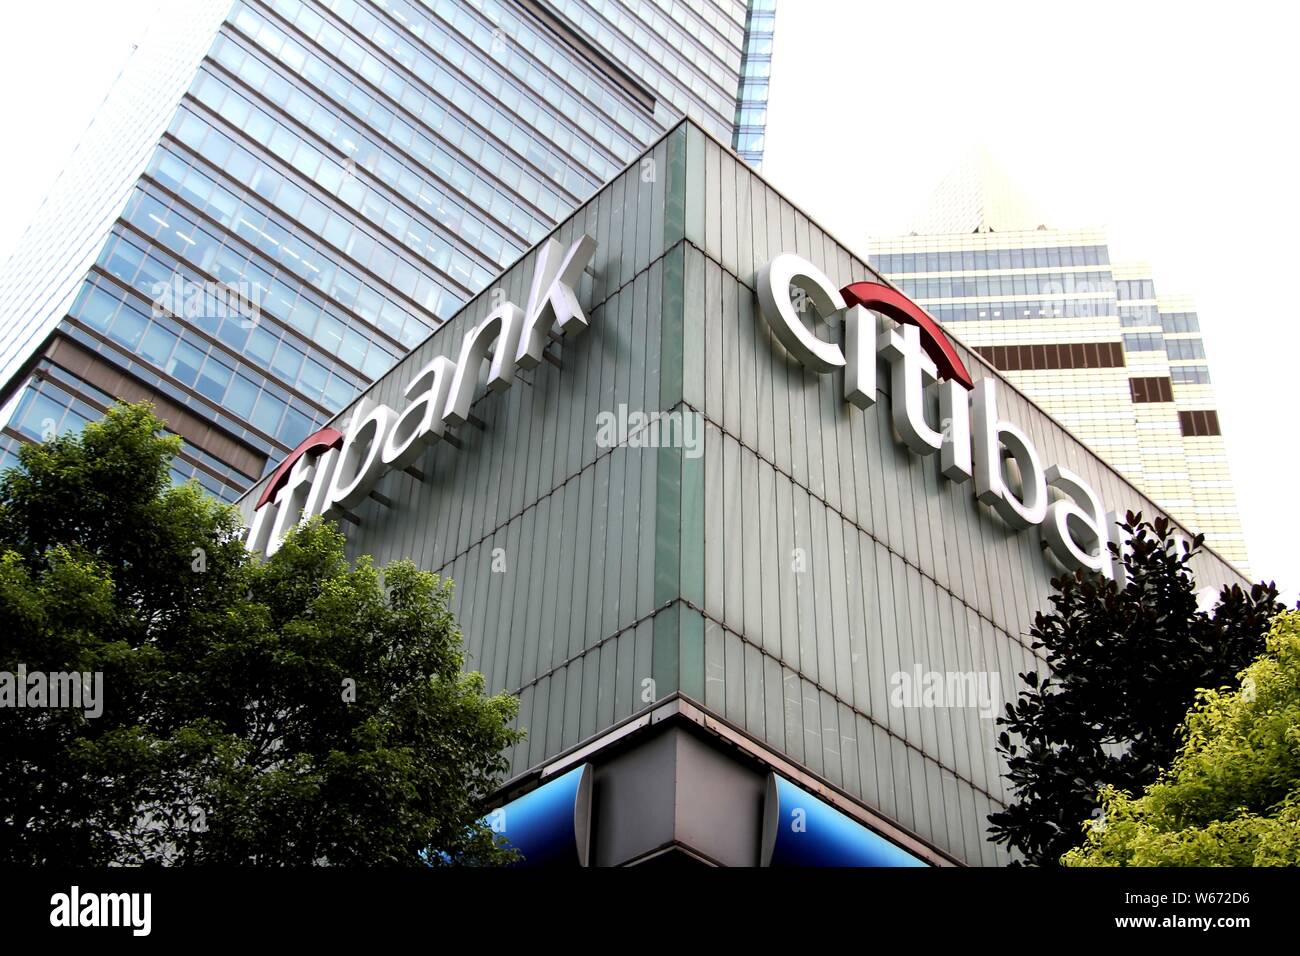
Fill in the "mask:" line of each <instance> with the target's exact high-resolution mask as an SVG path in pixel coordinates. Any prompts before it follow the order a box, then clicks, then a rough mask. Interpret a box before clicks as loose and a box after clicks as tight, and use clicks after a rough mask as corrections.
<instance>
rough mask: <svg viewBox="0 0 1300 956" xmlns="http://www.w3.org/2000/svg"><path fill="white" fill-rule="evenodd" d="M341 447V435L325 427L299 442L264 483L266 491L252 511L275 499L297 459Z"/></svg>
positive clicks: (335, 430) (337, 431)
mask: <svg viewBox="0 0 1300 956" xmlns="http://www.w3.org/2000/svg"><path fill="white" fill-rule="evenodd" d="M342 447H343V433H342V432H341V431H339V430H338V429H337V428H330V427H329V426H328V425H327V426H325V427H324V428H322V429H321V430H320V431H318V432H316V434H314V435H308V436H307V437H306V438H304V439H303V440H302V441H301V442H299V444H298V447H297V448H295V449H294V450H293V451H291V452H289V455H288V457H287V458H285V460H284V461H282V462H280V467H279V468H277V469H275V471H274V472H272V473H271V480H270V481H268V482H267V483H266V489H265V490H264V491H263V492H262V497H260V498H258V499H257V504H256V505H255V506H254V507H253V510H254V511H256V510H257V509H258V508H260V507H262V506H263V505H265V504H266V503H267V502H268V501H272V500H274V499H275V496H276V493H277V492H278V491H279V490H280V489H281V488H283V487H284V485H285V482H287V481H288V480H289V469H290V468H292V467H293V463H294V462H295V461H297V460H298V459H299V458H301V457H303V456H304V455H308V454H311V453H313V452H315V453H316V454H320V453H321V452H323V451H325V450H327V449H329V448H342Z"/></svg>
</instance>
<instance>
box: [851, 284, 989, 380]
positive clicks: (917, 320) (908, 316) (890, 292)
mask: <svg viewBox="0 0 1300 956" xmlns="http://www.w3.org/2000/svg"><path fill="white" fill-rule="evenodd" d="M840 295H842V296H844V301H845V302H847V303H848V304H849V305H851V306H852V305H860V306H862V307H863V308H864V309H872V310H874V311H876V312H880V313H882V314H884V315H887V316H889V317H890V318H891V319H893V320H894V321H895V322H906V323H907V324H908V325H915V326H917V327H918V328H919V329H920V330H921V347H922V348H923V349H925V354H926V355H928V356H930V358H931V359H932V360H933V361H934V364H935V367H936V368H937V369H938V370H939V375H940V376H941V377H943V378H950V379H952V380H953V381H954V382H960V383H961V384H962V385H964V386H965V387H966V388H968V389H973V388H974V387H975V383H974V382H973V381H971V377H970V373H969V372H967V371H966V366H965V365H964V364H963V363H962V360H961V356H960V355H958V354H957V350H956V349H955V348H953V347H952V343H951V342H949V341H948V336H946V335H944V334H943V330H942V329H940V328H939V323H938V322H936V321H934V319H932V318H930V317H929V316H928V315H926V314H925V311H924V310H923V309H922V308H921V307H920V306H919V305H917V304H916V303H915V302H913V301H912V300H911V299H909V298H908V297H907V296H905V295H903V294H902V293H901V292H898V291H897V290H895V289H891V288H889V286H886V285H881V284H880V283H879V282H854V283H852V284H850V285H846V286H845V287H844V288H843V289H841V290H840Z"/></svg>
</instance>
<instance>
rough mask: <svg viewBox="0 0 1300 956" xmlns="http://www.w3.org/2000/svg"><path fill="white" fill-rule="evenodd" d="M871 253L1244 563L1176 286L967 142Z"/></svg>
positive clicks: (1190, 322) (1219, 445)
mask: <svg viewBox="0 0 1300 956" xmlns="http://www.w3.org/2000/svg"><path fill="white" fill-rule="evenodd" d="M916 226H917V228H916V229H915V230H914V231H913V232H912V233H911V234H910V235H907V236H899V237H892V238H880V239H875V240H873V241H872V244H871V255H872V264H873V265H874V266H875V268H876V269H878V270H879V271H880V272H881V273H882V274H884V275H886V276H888V277H889V278H890V279H891V280H892V281H893V282H895V283H896V284H897V285H898V287H899V288H900V289H902V290H903V291H904V292H906V293H907V294H908V295H909V296H911V297H912V298H913V299H914V300H915V301H916V302H917V303H918V304H920V305H921V306H922V307H924V308H925V310H926V311H927V312H929V313H930V314H931V315H933V316H934V317H935V318H936V319H937V320H939V321H940V322H941V323H943V324H944V325H945V326H947V327H948V328H949V329H950V330H951V331H952V333H953V334H954V335H955V336H956V337H958V338H960V339H961V340H962V342H963V343H965V344H966V345H967V346H969V347H971V348H973V349H975V351H977V352H978V353H980V354H981V355H982V356H984V357H985V358H986V359H988V360H989V361H990V362H992V363H993V365H994V366H996V367H997V368H998V369H999V370H1000V371H1002V372H1003V373H1004V374H1005V375H1006V377H1007V378H1008V379H1009V380H1010V381H1011V382H1012V383H1014V384H1015V385H1016V386H1017V387H1018V388H1020V389H1022V390H1023V391H1024V392H1025V394H1027V395H1029V396H1030V397H1031V398H1033V399H1034V400H1035V401H1036V402H1038V403H1039V404H1041V405H1042V406H1043V408H1044V409H1046V410H1047V411H1048V412H1049V413H1051V414H1052V415H1053V416H1055V417H1056V418H1057V419H1058V420H1059V421H1060V422H1061V423H1062V424H1064V425H1065V426H1066V427H1067V428H1069V429H1070V430H1071V431H1072V432H1073V433H1074V434H1076V435H1078V436H1079V437H1080V438H1081V439H1083V440H1084V441H1085V442H1087V443H1088V444H1089V445H1090V446H1091V447H1092V448H1093V449H1094V450H1095V451H1096V452H1097V453H1098V454H1099V455H1101V457H1102V458H1103V459H1105V460H1106V461H1107V462H1109V463H1110V464H1111V465H1112V466H1113V467H1115V468H1117V469H1118V470H1119V471H1120V472H1121V473H1122V474H1123V475H1124V476H1125V477H1126V478H1128V479H1129V480H1130V481H1132V482H1133V483H1134V484H1136V485H1137V486H1138V487H1139V488H1141V489H1142V490H1143V491H1144V492H1145V493H1146V494H1147V495H1148V496H1150V497H1151V498H1152V499H1153V500H1155V501H1158V502H1160V503H1161V505H1162V507H1163V508H1165V509H1167V512H1168V513H1169V514H1170V515H1172V516H1173V517H1175V518H1177V519H1179V520H1180V521H1181V522H1183V523H1184V524H1186V525H1188V526H1189V527H1191V528H1193V529H1195V530H1198V531H1202V532H1204V533H1205V536H1206V543H1207V544H1208V545H1209V546H1210V547H1212V548H1214V549H1215V550H1217V551H1218V552H1219V553H1220V554H1222V555H1223V556H1224V557H1226V558H1228V559H1229V560H1230V561H1233V562H1234V563H1235V564H1236V565H1237V566H1238V567H1239V568H1242V569H1243V570H1246V569H1247V554H1246V544H1245V538H1244V536H1243V533H1242V529H1241V522H1240V518H1239V515H1238V512H1237V506H1236V498H1235V495H1234V493H1233V489H1232V480H1231V476H1230V474H1229V470H1228V462H1227V454H1226V451H1225V449H1224V445H1223V439H1222V436H1221V433H1220V428H1219V418H1218V413H1217V411H1216V409H1215V401H1214V395H1213V391H1212V389H1211V387H1210V372H1209V367H1208V365H1207V364H1206V357H1205V347H1204V344H1203V342H1202V340H1201V336H1200V326H1199V324H1198V321H1197V316H1196V312H1195V309H1194V307H1193V306H1192V305H1191V303H1190V302H1189V300H1187V299H1186V298H1185V297H1180V298H1167V297H1164V296H1160V297H1159V298H1158V297H1157V295H1156V289H1155V283H1154V281H1153V280H1152V276H1151V270H1150V268H1149V267H1148V266H1146V265H1139V264H1131V265H1122V264H1113V263H1112V262H1111V259H1110V251H1109V247H1108V243H1107V238H1106V234H1105V232H1104V231H1102V230H1099V229H1072V230H1067V229H1049V228H1047V227H1046V226H1045V225H1044V224H1043V223H1042V222H1041V220H1040V219H1039V218H1038V214H1037V213H1036V212H1035V211H1034V210H1033V207H1032V205H1031V204H1030V203H1028V202H1026V201H1025V200H1024V199H1023V198H1021V197H1019V196H1018V195H1016V191H1015V189H1014V187H1013V186H1012V185H1011V184H1010V183H1009V181H1008V180H1007V178H1006V177H1005V175H1003V174H1002V173H1001V171H1000V170H998V169H997V168H996V166H994V165H993V164H991V163H990V162H989V160H988V157H987V155H985V154H982V153H979V154H975V155H974V157H973V158H971V159H968V160H967V161H966V162H965V163H963V164H962V165H961V166H960V167H959V168H958V170H957V171H956V172H955V173H953V174H952V175H950V176H949V177H948V178H947V179H946V180H945V181H944V182H943V184H941V185H940V187H939V189H938V190H937V191H936V193H935V195H934V198H933V199H932V202H931V207H930V209H928V210H927V211H926V212H925V213H923V214H922V216H920V217H919V218H918V220H917V222H916Z"/></svg>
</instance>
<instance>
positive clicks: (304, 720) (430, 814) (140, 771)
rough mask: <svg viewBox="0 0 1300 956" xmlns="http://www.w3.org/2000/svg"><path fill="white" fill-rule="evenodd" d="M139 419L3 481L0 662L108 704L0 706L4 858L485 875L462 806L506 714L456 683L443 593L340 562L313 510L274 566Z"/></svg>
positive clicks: (489, 851)
mask: <svg viewBox="0 0 1300 956" xmlns="http://www.w3.org/2000/svg"><path fill="white" fill-rule="evenodd" d="M161 428H162V422H160V421H159V420H158V419H157V418H156V417H154V415H153V414H152V412H151V411H150V409H149V408H148V406H145V405H137V406H119V407H116V408H114V409H112V410H110V412H109V413H108V414H107V415H106V416H105V418H104V419H103V421H101V422H98V423H93V424H90V425H88V426H86V428H85V429H84V431H83V432H82V433H81V434H80V435H76V436H65V437H61V438H57V439H55V440H52V441H50V442H47V443H44V444H41V445H29V446H27V447H25V448H23V449H22V451H21V452H20V464H19V465H18V466H17V467H16V468H13V469H10V470H9V471H7V472H6V473H4V475H3V476H0V671H2V672H8V673H10V674H15V673H17V671H18V669H19V666H20V665H25V668H26V670H27V672H29V673H30V672H33V671H41V672H45V673H58V672H70V671H77V672H83V673H96V672H98V673H101V674H102V675H103V678H102V680H103V698H104V700H103V709H102V713H101V714H100V715H99V716H87V714H86V713H85V712H84V711H83V710H77V709H70V708H48V707H47V708H25V709H18V708H14V707H6V708H2V709H0V752H2V753H4V755H5V773H4V774H3V775H0V860H2V861H4V862H8V863H23V864H61V865H81V866H97V865H106V864H132V863H146V862H173V863H185V864H190V863H212V864H252V865H305V864H368V865H376V864H381V865H382V864H389V865H419V864H421V863H423V862H424V861H425V860H426V859H432V860H434V861H451V862H475V863H491V862H499V861H501V860H502V859H505V858H506V854H505V853H504V852H503V851H501V850H499V849H498V848H497V846H496V844H495V842H494V840H493V837H492V834H491V831H490V830H488V829H487V828H486V827H485V826H484V825H482V824H480V823H479V822H477V820H478V816H479V812H480V811H479V807H478V800H479V799H481V797H482V796H483V795H485V794H486V793H487V792H489V791H490V790H491V789H492V788H493V787H494V786H495V785H496V784H497V782H498V781H499V779H500V777H501V775H502V774H503V773H504V772H505V770H506V762H505V758H504V756H503V752H504V750H505V748H506V747H508V746H509V745H510V744H512V743H514V742H516V741H517V740H518V739H519V735H518V733H517V732H516V731H514V730H512V729H511V728H512V725H513V722H514V718H515V715H516V708H517V701H516V700H515V699H514V698H512V697H509V696H507V695H498V696H492V697H488V696H486V695H485V693H484V682H483V678H482V677H481V675H479V674H477V673H464V672H463V671H462V666H463V662H464V658H463V652H462V645H461V634H460V631H459V629H458V627H457V625H456V622H455V620H454V618H453V616H452V614H451V612H450V610H449V599H450V595H451V583H450V582H449V581H446V580H442V579H439V578H437V577H436V576H435V575H432V574H429V573H426V572H422V571H420V570H418V569H417V568H416V567H415V566H414V565H412V564H411V563H410V562H407V561H398V562H394V563H392V564H390V565H388V566H387V567H385V568H384V569H383V570H382V573H381V571H379V570H378V569H376V568H374V567H373V566H372V564H371V562H370V560H369V559H368V558H362V559H360V560H358V561H357V562H356V564H355V566H350V565H349V562H348V560H347V559H346V557H345V555H344V549H343V538H342V535H341V534H340V533H339V532H338V531H337V530H336V529H334V528H333V527H331V526H330V525H328V524H325V523H321V522H320V521H315V522H313V523H311V524H308V525H307V526H305V527H304V528H302V529H300V530H298V531H296V532H295V533H293V534H291V535H290V536H288V537H287V538H286V540H285V543H284V546H283V547H282V548H281V549H280V550H279V551H278V552H277V553H276V554H275V555H274V556H273V557H272V558H270V559H269V560H265V561H262V560H258V559H254V558H252V557H251V556H250V555H249V554H248V553H247V552H246V551H245V549H244V547H243V544H242V541H241V537H242V529H241V527H240V521H239V518H238V514H237V513H236V512H235V511H234V509H232V508H230V507H228V506H225V505H222V504H220V503H218V502H216V501H214V500H212V499H211V498H209V497H207V496H205V495H204V494H202V493H201V492H200V491H199V490H198V488H197V487H196V486H194V485H193V484H191V485H187V486H181V487H172V486H171V482H170V480H169V469H170V462H171V459H172V457H173V456H174V455H175V454H176V452H177V451H178V450H179V448H180V440H179V439H177V438H174V437H164V436H163V435H162V434H161Z"/></svg>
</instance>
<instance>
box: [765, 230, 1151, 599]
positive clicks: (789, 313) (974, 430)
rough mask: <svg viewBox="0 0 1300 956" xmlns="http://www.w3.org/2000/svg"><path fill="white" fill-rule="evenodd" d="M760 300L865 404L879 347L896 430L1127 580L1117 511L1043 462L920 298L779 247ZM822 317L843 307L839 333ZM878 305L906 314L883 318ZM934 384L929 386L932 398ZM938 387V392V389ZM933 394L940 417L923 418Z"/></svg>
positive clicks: (794, 341) (946, 470)
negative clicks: (835, 273)
mask: <svg viewBox="0 0 1300 956" xmlns="http://www.w3.org/2000/svg"><path fill="white" fill-rule="evenodd" d="M757 285H758V290H757V297H758V305H759V311H760V313H761V314H762V316H763V318H764V319H765V320H766V322H767V324H768V326H769V327H770V328H771V330H772V333H773V335H774V336H775V337H776V339H777V340H778V341H779V342H780V343H781V344H782V345H783V346H784V347H785V349H786V351H788V352H789V353H790V354H791V355H792V356H793V357H794V358H796V359H798V360H799V361H800V362H801V363H803V364H804V365H806V366H808V367H809V368H811V369H813V370H814V371H817V372H821V373H827V372H834V371H837V370H842V371H843V373H844V400H845V401H847V402H849V403H850V404H852V405H855V406H857V407H858V408H864V409H865V408H868V407H870V406H872V405H874V404H875V402H876V398H877V391H876V376H877V371H876V368H877V357H878V356H879V357H883V358H884V359H885V360H886V362H887V365H888V369H889V376H890V392H891V395H892V403H891V404H892V408H891V414H892V419H893V425H894V429H895V431H896V432H897V433H898V437H899V438H900V439H901V440H902V442H903V444H905V445H906V446H907V447H908V448H910V449H911V450H912V451H913V452H915V453H916V454H918V455H927V456H928V455H933V454H935V453H936V452H937V453H938V454H939V458H940V462H939V468H940V471H941V472H942V473H943V475H944V476H945V477H946V478H948V479H949V480H951V481H955V482H964V481H966V480H968V479H970V478H972V477H973V478H974V491H975V497H976V499H977V500H978V501H979V502H981V503H982V504H985V505H989V506H990V507H991V508H992V509H993V510H994V511H995V512H996V513H997V514H998V516H999V517H1000V518H1001V519H1002V520H1003V521H1005V522H1006V523H1007V524H1008V525H1010V526H1011V527H1012V528H1015V529H1018V530H1021V529H1025V528H1029V527H1030V526H1038V527H1040V528H1041V529H1042V534H1043V539H1044V540H1045V541H1046V543H1047V545H1048V548H1049V549H1050V550H1051V552H1052V554H1053V555H1054V556H1055V557H1056V558H1057V560H1058V561H1060V562H1061V564H1062V565H1064V566H1065V567H1067V568H1069V569H1071V570H1073V569H1076V568H1086V569H1090V570H1093V571H1099V572H1101V573H1102V574H1104V575H1106V576H1107V577H1109V578H1111V579H1113V580H1117V581H1119V582H1120V583H1121V584H1122V583H1123V580H1124V578H1123V574H1124V569H1123V563H1122V562H1121V561H1118V560H1116V559H1115V558H1114V557H1113V556H1112V555H1111V553H1110V549H1109V547H1108V546H1109V544H1110V543H1111V542H1112V541H1114V542H1115V543H1117V544H1118V545H1119V546H1120V548H1121V552H1122V549H1124V548H1125V547H1126V546H1127V540H1126V539H1125V537H1124V533H1123V531H1122V529H1121V528H1120V527H1119V518H1118V515H1117V514H1115V513H1113V512H1112V513H1110V514H1107V513H1106V511H1105V509H1104V508H1103V507H1102V504H1101V500H1100V499H1099V498H1098V497H1097V494H1096V492H1095V491H1093V489H1092V488H1091V487H1089V485H1088V483H1087V482H1086V481H1084V480H1083V478H1081V477H1080V476H1079V475H1077V474H1075V473H1074V472H1073V471H1071V470H1070V469H1068V468H1065V467H1063V466H1061V465H1055V464H1054V465H1050V466H1047V467H1044V466H1043V464H1042V461H1041V459H1040V457H1039V454H1038V450H1037V449H1036V448H1035V447H1034V444H1033V442H1031V441H1030V440H1029V436H1028V435H1026V434H1025V432H1024V431H1023V430H1022V429H1021V428H1020V427H1019V426H1017V425H1015V424H1013V423H1012V422H1008V421H1005V420H1004V419H1002V418H1001V416H1000V415H999V411H998V380H997V379H996V378H993V377H985V378H982V379H980V381H978V382H974V381H972V379H971V377H970V374H969V373H968V372H967V370H966V367H965V365H964V364H963V363H962V361H961V358H960V356H959V355H958V354H957V351H956V349H954V348H953V346H952V343H951V342H949V341H948V338H947V337H946V336H945V335H944V334H943V332H942V331H941V330H940V328H939V326H938V325H937V324H936V323H935V322H934V320H933V319H931V318H930V317H929V316H928V315H926V314H925V312H924V311H922V310H921V308H920V307H919V306H917V305H916V304H915V303H914V302H912V301H910V300H909V299H907V298H906V297H905V296H903V295H901V294H900V293H899V292H897V291H896V290H894V289H891V288H889V287H888V286H884V285H880V284H878V283H874V282H857V283H853V284H852V285H848V286H845V287H844V288H843V289H837V288H836V287H835V285H834V284H833V283H832V282H831V281H830V279H828V278H827V277H826V275H825V273H823V272H822V271H821V270H820V269H818V268H817V267H816V266H815V265H813V264H812V263H811V262H808V261H807V260H806V259H803V258H800V257H799V256H796V255H792V254H790V253H783V254H781V255H779V256H777V257H776V258H775V259H773V260H772V261H771V262H770V263H768V264H767V265H766V266H765V267H763V269H762V270H761V271H760V272H759V274H758V280H757ZM810 310H811V312H812V313H813V318H814V321H816V320H821V321H826V320H829V319H831V318H832V317H835V316H838V317H840V318H841V320H842V324H843V330H844V334H843V343H842V344H837V343H834V342H830V341H827V340H825V339H822V338H819V337H818V336H816V335H814V334H813V331H812V329H811V328H810V327H809V326H808V325H807V324H805V322H804V321H803V319H802V317H801V313H806V312H808V311H810ZM872 310H874V311H875V312H879V313H882V314H883V315H885V316H888V318H890V319H893V320H894V322H896V323H898V324H897V326H896V327H895V326H894V324H893V323H889V322H885V323H882V322H881V321H880V320H879V319H877V318H876V316H875V315H873V314H872ZM927 396H931V397H930V398H929V400H928V402H927ZM936 399H937V401H936ZM927 404H931V405H935V404H937V407H938V422H935V423H931V422H930V421H928V420H927V418H926V411H925V409H926V405H927Z"/></svg>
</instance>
